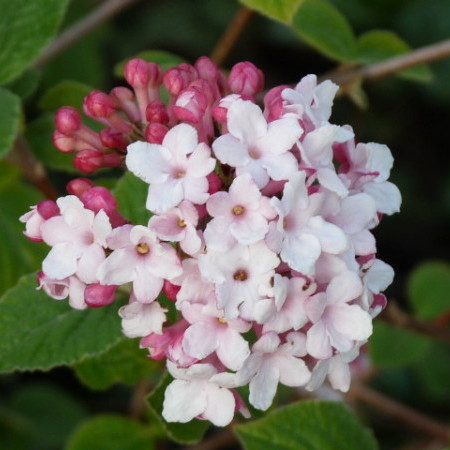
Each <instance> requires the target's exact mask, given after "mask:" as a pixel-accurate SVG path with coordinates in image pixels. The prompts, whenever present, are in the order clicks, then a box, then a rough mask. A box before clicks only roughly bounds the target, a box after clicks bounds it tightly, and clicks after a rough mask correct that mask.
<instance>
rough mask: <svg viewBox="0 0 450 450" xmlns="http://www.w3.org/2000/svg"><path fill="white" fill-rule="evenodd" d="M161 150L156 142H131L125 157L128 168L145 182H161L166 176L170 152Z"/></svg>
mask: <svg viewBox="0 0 450 450" xmlns="http://www.w3.org/2000/svg"><path fill="white" fill-rule="evenodd" d="M161 150H162V149H161V146H160V145H157V144H149V143H147V142H139V141H138V142H133V143H132V144H130V145H129V146H128V147H127V156H126V158H125V163H126V165H127V167H128V170H130V171H131V172H133V173H134V174H135V175H136V176H137V177H139V178H140V179H141V180H143V181H145V182H147V183H163V182H164V181H166V180H167V177H168V171H169V159H170V154H169V153H168V152H164V151H161Z"/></svg>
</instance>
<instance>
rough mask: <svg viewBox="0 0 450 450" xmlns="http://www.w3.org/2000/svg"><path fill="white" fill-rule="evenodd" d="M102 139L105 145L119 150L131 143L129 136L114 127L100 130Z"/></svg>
mask: <svg viewBox="0 0 450 450" xmlns="http://www.w3.org/2000/svg"><path fill="white" fill-rule="evenodd" d="M100 140H101V142H102V144H103V145H104V146H105V147H107V148H117V149H119V150H125V149H126V148H127V146H128V144H129V143H130V140H129V139H128V137H126V136H125V135H124V134H123V133H121V132H119V131H116V130H114V129H113V128H104V129H103V130H102V131H100Z"/></svg>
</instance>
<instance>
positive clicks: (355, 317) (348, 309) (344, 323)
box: [333, 304, 372, 351]
mask: <svg viewBox="0 0 450 450" xmlns="http://www.w3.org/2000/svg"><path fill="white" fill-rule="evenodd" d="M333 326H334V328H335V329H336V330H337V331H338V332H339V333H341V334H343V335H345V336H347V337H348V338H349V339H353V340H356V341H363V340H365V339H367V338H368V337H369V336H370V335H371V334H372V318H371V317H370V314H369V313H367V312H366V311H364V310H363V309H362V308H361V307H360V306H358V305H347V304H344V305H340V306H339V308H333ZM347 350H348V349H346V350H344V349H342V351H347Z"/></svg>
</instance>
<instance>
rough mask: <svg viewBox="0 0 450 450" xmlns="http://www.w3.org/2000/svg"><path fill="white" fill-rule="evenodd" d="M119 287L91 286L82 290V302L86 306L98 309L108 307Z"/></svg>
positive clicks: (96, 284)
mask: <svg viewBox="0 0 450 450" xmlns="http://www.w3.org/2000/svg"><path fill="white" fill-rule="evenodd" d="M118 287H119V286H104V285H102V284H98V283H95V284H91V285H89V286H86V289H85V290H84V301H85V302H86V304H87V305H88V306H91V307H93V308H99V307H102V306H107V305H110V304H111V303H112V302H113V301H114V300H115V295H116V290H117V288H118Z"/></svg>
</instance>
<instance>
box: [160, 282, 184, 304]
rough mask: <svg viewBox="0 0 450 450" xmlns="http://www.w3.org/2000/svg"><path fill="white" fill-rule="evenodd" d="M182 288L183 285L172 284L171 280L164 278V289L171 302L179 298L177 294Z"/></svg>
mask: <svg viewBox="0 0 450 450" xmlns="http://www.w3.org/2000/svg"><path fill="white" fill-rule="evenodd" d="M180 289H181V286H176V285H175V284H172V283H171V282H170V281H169V280H164V284H163V288H162V291H163V292H164V295H165V296H166V297H167V298H168V299H169V300H170V301H171V302H175V301H176V300H177V294H178V292H179V291H180Z"/></svg>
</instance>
